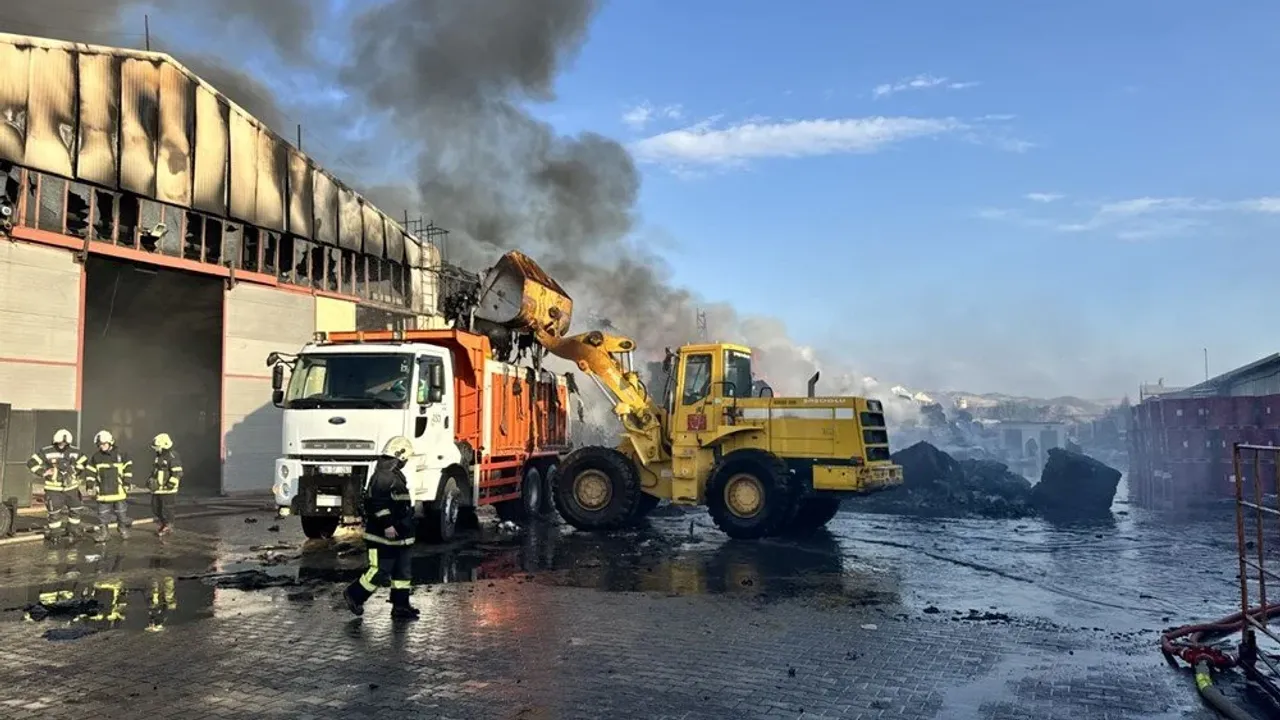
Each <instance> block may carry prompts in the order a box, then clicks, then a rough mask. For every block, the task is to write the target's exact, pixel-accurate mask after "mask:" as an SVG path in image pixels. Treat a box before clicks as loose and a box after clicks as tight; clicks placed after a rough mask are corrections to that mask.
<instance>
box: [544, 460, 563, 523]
mask: <svg viewBox="0 0 1280 720" xmlns="http://www.w3.org/2000/svg"><path fill="white" fill-rule="evenodd" d="M559 471H560V466H559V465H557V464H556V463H551V464H550V465H548V466H547V472H546V473H545V475H546V477H544V478H543V479H542V488H543V493H542V508H541V510H539V512H540V513H542V514H543V515H551V514H552V513H554V512H555V511H556V504H555V502H553V501H552V500H551V488H552V487H554V486H555V482H556V473H557V472H559Z"/></svg>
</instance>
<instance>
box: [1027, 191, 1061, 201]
mask: <svg viewBox="0 0 1280 720" xmlns="http://www.w3.org/2000/svg"><path fill="white" fill-rule="evenodd" d="M1022 197H1024V198H1026V199H1027V200H1030V201H1031V202H1038V203H1051V202H1054V201H1056V200H1061V199H1062V193H1042V192H1033V193H1027V194H1026V195H1023V196H1022Z"/></svg>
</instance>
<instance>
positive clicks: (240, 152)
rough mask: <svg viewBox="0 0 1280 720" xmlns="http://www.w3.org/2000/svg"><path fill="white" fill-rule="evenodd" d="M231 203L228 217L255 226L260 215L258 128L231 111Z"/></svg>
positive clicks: (244, 116) (242, 115)
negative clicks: (252, 223) (251, 223)
mask: <svg viewBox="0 0 1280 720" xmlns="http://www.w3.org/2000/svg"><path fill="white" fill-rule="evenodd" d="M228 126H229V128H230V133H229V134H230V137H231V171H230V173H229V175H230V182H231V188H230V190H231V192H230V196H231V202H230V207H228V208H227V211H228V214H229V215H231V217H233V218H235V219H237V220H244V221H245V222H254V221H255V219H256V216H257V214H258V132H259V131H258V126H257V125H256V124H254V122H253V120H251V119H249V116H247V115H245V114H243V113H240V112H237V111H235V110H232V111H231V119H230V122H229V123H228Z"/></svg>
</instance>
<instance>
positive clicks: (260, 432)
mask: <svg viewBox="0 0 1280 720" xmlns="http://www.w3.org/2000/svg"><path fill="white" fill-rule="evenodd" d="M226 308H227V311H226V327H225V331H226V336H225V337H226V346H225V348H226V349H225V353H226V360H225V365H224V368H223V374H224V388H225V389H224V391H223V392H224V395H223V400H222V407H223V413H222V415H223V420H222V427H223V432H224V433H226V435H225V438H224V442H225V447H226V461H225V463H224V464H223V467H222V491H223V492H226V493H232V492H244V491H254V490H256V491H262V490H267V489H269V488H270V487H271V480H272V472H273V471H274V467H275V459H276V458H277V457H278V456H279V455H280V420H281V418H280V410H278V409H277V408H276V407H274V406H273V405H272V404H271V370H270V368H268V367H267V366H266V358H267V355H268V354H269V353H271V352H272V351H278V352H286V353H295V352H297V351H298V350H299V349H300V348H301V347H302V346H303V344H305V343H306V342H307V341H309V340H310V339H311V337H312V334H313V333H314V332H315V324H316V318H317V304H316V298H314V297H312V296H310V295H303V294H301V293H293V292H288V291H285V290H278V289H275V288H271V287H265V286H260V285H251V284H248V283H240V284H238V285H236V286H235V287H234V288H232V289H231V290H229V291H228V292H227V304H226ZM352 312H353V315H354V310H353V311H352Z"/></svg>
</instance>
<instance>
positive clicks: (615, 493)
mask: <svg viewBox="0 0 1280 720" xmlns="http://www.w3.org/2000/svg"><path fill="white" fill-rule="evenodd" d="M643 494H644V493H642V492H641V490H640V473H639V472H637V471H636V466H635V464H634V462H633V461H632V460H631V458H629V457H627V456H626V455H624V454H622V453H620V452H618V451H617V450H615V449H613V448H608V447H598V446H594V447H583V448H578V449H577V450H574V451H573V452H572V453H569V456H568V457H566V458H565V459H564V462H562V463H560V467H559V468H557V469H556V477H555V482H554V483H553V484H552V487H551V498H552V500H553V501H554V502H555V505H556V512H558V513H560V517H562V518H564V521H565V522H567V523H569V524H570V525H572V526H573V527H575V528H577V529H578V530H616V529H618V528H621V527H624V526H625V525H627V524H628V523H629V522H630V521H631V519H632V517H634V515H635V512H636V508H637V506H638V505H639V504H640V498H641V496H642V495H643Z"/></svg>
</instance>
